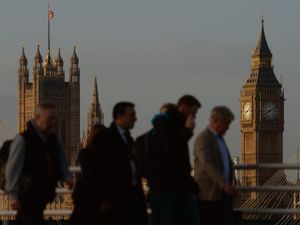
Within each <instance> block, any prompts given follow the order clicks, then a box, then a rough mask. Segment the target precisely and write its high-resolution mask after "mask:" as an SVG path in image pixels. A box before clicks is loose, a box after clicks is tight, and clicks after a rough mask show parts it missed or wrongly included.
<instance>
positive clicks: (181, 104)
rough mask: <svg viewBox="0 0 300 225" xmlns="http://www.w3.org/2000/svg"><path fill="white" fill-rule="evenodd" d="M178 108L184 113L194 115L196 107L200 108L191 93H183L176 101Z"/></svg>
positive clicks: (186, 115) (199, 104)
mask: <svg viewBox="0 0 300 225" xmlns="http://www.w3.org/2000/svg"><path fill="white" fill-rule="evenodd" d="M177 108H178V110H179V111H180V112H181V113H183V114H184V115H185V117H186V118H187V117H188V116H190V115H192V116H193V117H196V114H197V112H198V109H200V108H201V103H200V102H199V101H198V100H197V99H196V98H195V97H194V96H192V95H183V96H182V97H180V98H179V100H178V102H177Z"/></svg>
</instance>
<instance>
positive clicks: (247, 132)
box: [240, 20, 284, 186]
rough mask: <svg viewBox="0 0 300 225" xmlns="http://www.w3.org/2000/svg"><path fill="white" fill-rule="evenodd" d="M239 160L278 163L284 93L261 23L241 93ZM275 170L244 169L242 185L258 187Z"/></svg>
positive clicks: (282, 127)
mask: <svg viewBox="0 0 300 225" xmlns="http://www.w3.org/2000/svg"><path fill="white" fill-rule="evenodd" d="M240 107H241V116H240V124H241V133H242V146H241V150H242V160H243V162H244V163H246V164H247V163H251V164H258V163H282V146H283V143H282V134H283V129H284V94H283V90H282V86H281V84H280V83H279V82H278V80H277V78H276V76H275V74H274V72H273V65H272V53H271V51H270V49H269V46H268V44H267V41H266V37H265V32H264V21H263V20H262V24H261V33H260V36H259V40H258V42H257V46H256V48H255V50H254V52H253V54H252V63H251V72H250V75H249V77H248V79H247V80H246V82H245V83H244V85H243V87H242V90H241V99H240ZM275 172H276V170H257V171H254V170H246V171H245V172H244V175H243V179H242V182H243V184H244V185H253V186H257V185H262V184H264V183H265V182H266V181H267V180H268V179H269V178H270V177H271V176H272V175H273V174H274V173H275Z"/></svg>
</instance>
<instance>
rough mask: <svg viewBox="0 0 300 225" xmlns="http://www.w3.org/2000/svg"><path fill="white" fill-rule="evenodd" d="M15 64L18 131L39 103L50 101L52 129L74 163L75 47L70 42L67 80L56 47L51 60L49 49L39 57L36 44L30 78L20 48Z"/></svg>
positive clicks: (76, 117)
mask: <svg viewBox="0 0 300 225" xmlns="http://www.w3.org/2000/svg"><path fill="white" fill-rule="evenodd" d="M19 64H20V67H19V70H18V81H19V85H18V103H19V104H18V122H19V132H22V131H23V130H24V129H25V128H26V122H27V121H28V120H30V119H32V118H33V117H34V113H35V110H36V108H37V106H38V104H39V103H42V102H52V103H54V104H55V105H56V107H57V113H58V126H57V128H56V133H57V135H58V136H59V138H60V140H61V141H62V143H63V145H64V148H65V151H66V155H67V159H68V162H69V163H70V165H75V161H76V155H77V149H78V145H79V142H80V68H79V59H78V56H77V54H76V47H75V46H74V49H73V54H72V56H71V59H70V68H69V80H68V81H66V76H65V71H64V61H63V59H62V57H61V53H60V49H59V50H58V54H57V57H56V59H55V61H54V62H53V61H52V58H51V55H50V50H48V51H47V54H46V57H45V60H44V61H43V58H42V56H41V53H40V48H39V46H37V50H36V54H35V57H34V65H33V72H32V81H30V79H29V69H28V61H27V58H26V56H25V52H24V48H23V49H22V54H21V57H20V60H19Z"/></svg>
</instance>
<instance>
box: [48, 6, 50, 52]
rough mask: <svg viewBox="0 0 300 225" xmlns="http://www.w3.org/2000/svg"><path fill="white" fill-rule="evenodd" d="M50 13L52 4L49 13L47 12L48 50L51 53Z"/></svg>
mask: <svg viewBox="0 0 300 225" xmlns="http://www.w3.org/2000/svg"><path fill="white" fill-rule="evenodd" d="M49 12H50V3H48V12H47V19H48V50H49V51H50V18H49Z"/></svg>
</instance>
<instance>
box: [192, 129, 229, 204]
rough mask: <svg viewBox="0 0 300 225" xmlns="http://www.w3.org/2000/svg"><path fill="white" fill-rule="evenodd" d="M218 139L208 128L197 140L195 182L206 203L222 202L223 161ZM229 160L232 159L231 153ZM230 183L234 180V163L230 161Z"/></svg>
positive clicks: (195, 148)
mask: <svg viewBox="0 0 300 225" xmlns="http://www.w3.org/2000/svg"><path fill="white" fill-rule="evenodd" d="M220 151H221V150H220V147H219V145H218V141H217V138H216V137H215V135H214V134H213V132H212V131H211V130H210V129H209V128H208V127H207V128H206V129H205V130H204V131H202V132H201V133H200V134H199V135H198V137H197V138H196V140H195V145H194V156H195V168H194V170H195V180H196V182H197V184H198V186H199V187H200V188H201V194H200V196H201V199H202V200H204V201H218V200H220V198H221V196H222V192H223V187H224V184H225V183H224V178H223V170H224V165H223V159H222V155H221V152H220ZM228 154H229V158H230V159H231V157H230V153H229V152H228ZM230 172H231V177H230V181H231V183H232V180H233V169H232V162H231V161H230Z"/></svg>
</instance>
